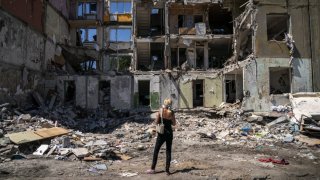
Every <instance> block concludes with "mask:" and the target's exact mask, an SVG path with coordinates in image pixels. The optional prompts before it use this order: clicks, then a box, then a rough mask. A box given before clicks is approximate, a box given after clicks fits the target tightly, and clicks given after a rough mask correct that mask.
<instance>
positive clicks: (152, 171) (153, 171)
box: [146, 169, 156, 174]
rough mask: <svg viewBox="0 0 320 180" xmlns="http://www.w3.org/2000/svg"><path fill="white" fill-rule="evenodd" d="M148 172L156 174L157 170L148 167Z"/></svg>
mask: <svg viewBox="0 0 320 180" xmlns="http://www.w3.org/2000/svg"><path fill="white" fill-rule="evenodd" d="M146 173H147V174H155V173H156V171H155V170H154V169H148V170H147V171H146Z"/></svg>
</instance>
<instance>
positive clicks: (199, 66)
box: [196, 48, 204, 69]
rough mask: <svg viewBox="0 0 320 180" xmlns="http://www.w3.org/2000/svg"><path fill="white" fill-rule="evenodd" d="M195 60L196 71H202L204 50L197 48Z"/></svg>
mask: <svg viewBox="0 0 320 180" xmlns="http://www.w3.org/2000/svg"><path fill="white" fill-rule="evenodd" d="M196 52H197V56H196V57H197V60H196V65H197V69H203V66H204V48H197V49H196Z"/></svg>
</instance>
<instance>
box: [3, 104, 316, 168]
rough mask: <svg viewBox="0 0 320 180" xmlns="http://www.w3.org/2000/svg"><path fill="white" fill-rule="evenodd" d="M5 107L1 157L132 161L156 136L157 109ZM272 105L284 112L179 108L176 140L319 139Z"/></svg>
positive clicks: (272, 142)
mask: <svg viewBox="0 0 320 180" xmlns="http://www.w3.org/2000/svg"><path fill="white" fill-rule="evenodd" d="M0 107H1V114H0V117H1V119H0V162H1V161H2V162H4V161H10V160H14V159H21V158H29V157H30V156H31V157H32V158H35V157H36V158H53V159H56V160H82V161H90V162H91V161H93V162H96V161H105V160H107V161H114V160H128V159H131V158H134V157H136V156H139V155H140V154H141V153H142V152H143V151H145V150H150V149H151V148H152V147H153V145H154V141H155V137H156V131H155V127H154V124H152V121H153V119H154V118H155V115H156V113H150V112H122V111H116V110H109V111H102V110H99V109H98V110H96V111H94V112H89V111H85V110H83V109H77V108H73V107H72V106H70V107H63V106H57V107H54V108H52V110H50V111H49V110H48V109H46V108H43V107H41V108H38V109H33V110H30V111H23V110H20V109H17V108H12V107H10V104H4V105H0ZM272 108H273V109H274V111H276V112H277V113H280V115H278V116H277V117H268V116H260V115H256V114H254V113H253V112H250V111H243V110H242V109H241V103H240V102H236V103H234V104H228V103H224V104H222V105H221V106H219V107H218V108H216V109H205V108H198V109H195V110H191V111H178V112H176V113H175V114H176V120H177V125H176V127H175V128H174V129H175V132H174V141H179V142H181V143H191V144H196V143H207V142H210V143H213V144H221V145H234V146H246V147H250V148H257V147H263V146H271V147H272V146H276V145H277V144H279V143H291V144H293V145H297V146H298V147H299V146H304V145H310V144H311V143H313V145H319V144H320V142H319V139H310V138H308V137H307V136H302V135H301V134H300V131H299V124H298V123H297V122H293V121H291V120H290V118H292V113H290V112H289V111H290V110H291V109H292V108H291V107H289V106H283V107H272ZM44 117H45V118H44ZM305 154H306V153H302V155H303V156H304V155H305ZM308 157H311V155H310V156H308ZM312 158H316V157H312ZM99 168H102V169H104V170H105V169H106V168H105V167H104V166H103V165H101V166H100V165H99V166H98V167H91V169H89V171H92V172H93V171H98V170H99Z"/></svg>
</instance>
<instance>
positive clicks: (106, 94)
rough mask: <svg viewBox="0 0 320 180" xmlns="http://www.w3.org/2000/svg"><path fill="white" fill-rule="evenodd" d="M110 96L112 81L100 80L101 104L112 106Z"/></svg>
mask: <svg viewBox="0 0 320 180" xmlns="http://www.w3.org/2000/svg"><path fill="white" fill-rule="evenodd" d="M110 96H111V88H110V81H99V104H100V105H102V106H110V104H111V103H110V101H111V98H110Z"/></svg>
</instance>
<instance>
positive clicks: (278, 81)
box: [0, 0, 320, 112]
mask: <svg viewBox="0 0 320 180" xmlns="http://www.w3.org/2000/svg"><path fill="white" fill-rule="evenodd" d="M319 12H320V5H319V2H318V1H317V0H167V1H165V0H70V1H64V0H55V1H54V0H34V1H14V0H0V47H1V48H0V62H1V64H0V73H1V77H0V78H1V80H0V91H1V92H0V102H2V101H8V99H10V98H14V99H16V102H18V103H20V104H23V103H26V101H25V99H28V98H29V96H26V95H27V94H29V93H30V92H32V91H34V90H36V91H37V92H39V94H40V95H42V96H43V97H48V96H49V97H50V96H56V97H57V99H58V100H59V101H57V102H59V103H61V104H72V105H75V106H79V107H82V108H86V109H97V108H102V109H108V108H115V109H137V110H144V109H151V110H156V109H158V108H159V107H160V105H161V102H162V101H163V100H164V99H165V98H171V99H172V100H173V108H175V109H192V108H197V107H204V108H213V107H217V106H219V105H220V104H221V103H223V102H226V103H235V102H238V101H241V102H242V106H243V108H244V109H253V110H254V111H260V112H268V111H270V106H272V105H285V104H287V103H289V96H288V93H297V92H312V91H319V90H320V78H319V77H320V74H319V73H320V72H319V69H320V59H319V58H320V52H319V48H320V44H319V43H320V41H319V38H320V37H319V36H320V26H319V17H320V15H319Z"/></svg>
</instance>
